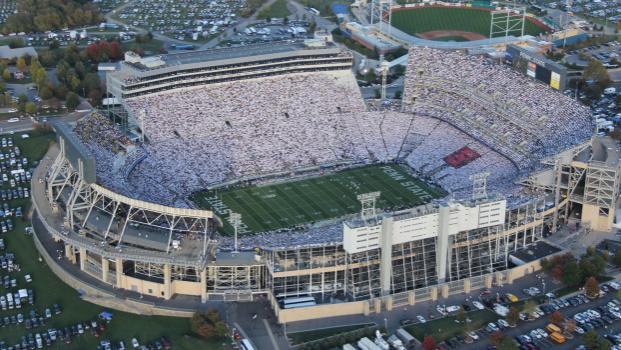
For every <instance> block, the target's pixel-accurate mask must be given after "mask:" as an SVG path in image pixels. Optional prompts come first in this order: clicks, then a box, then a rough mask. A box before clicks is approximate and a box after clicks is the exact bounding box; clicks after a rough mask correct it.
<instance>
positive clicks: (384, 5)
mask: <svg viewBox="0 0 621 350" xmlns="http://www.w3.org/2000/svg"><path fill="white" fill-rule="evenodd" d="M392 5H393V2H392V0H372V1H371V13H370V21H369V22H370V23H371V24H377V27H378V28H379V31H380V32H381V33H383V34H385V35H390V30H391V25H390V24H391V23H392Z"/></svg>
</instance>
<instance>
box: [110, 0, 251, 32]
mask: <svg viewBox="0 0 621 350" xmlns="http://www.w3.org/2000/svg"><path fill="white" fill-rule="evenodd" d="M245 5H246V1H243V0H232V1H222V0H217V1H210V2H189V3H188V2H178V1H174V0H164V1H157V2H153V1H149V0H138V1H134V2H132V3H131V4H130V5H128V6H127V7H125V8H123V9H122V10H121V11H120V12H119V13H116V14H115V15H114V16H115V17H116V18H117V19H118V20H120V21H122V22H124V23H126V24H128V25H132V26H135V27H140V28H143V29H146V30H149V31H152V32H154V33H158V34H162V35H165V36H168V37H171V38H175V39H178V40H195V41H202V40H207V39H209V38H211V37H212V36H214V35H217V34H219V33H221V32H222V31H223V30H224V29H226V28H227V27H229V26H232V25H235V24H236V23H237V16H238V14H239V13H240V11H242V10H243V9H244V7H245Z"/></svg>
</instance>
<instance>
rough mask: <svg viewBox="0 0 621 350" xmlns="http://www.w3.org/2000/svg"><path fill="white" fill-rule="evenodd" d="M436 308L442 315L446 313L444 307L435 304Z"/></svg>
mask: <svg viewBox="0 0 621 350" xmlns="http://www.w3.org/2000/svg"><path fill="white" fill-rule="evenodd" d="M436 310H438V312H439V313H440V314H442V315H446V307H444V306H442V305H438V306H436Z"/></svg>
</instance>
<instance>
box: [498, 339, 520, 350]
mask: <svg viewBox="0 0 621 350" xmlns="http://www.w3.org/2000/svg"><path fill="white" fill-rule="evenodd" d="M497 348H498V350H517V349H518V346H517V344H516V343H515V341H513V339H511V338H510V337H504V338H503V339H502V341H501V342H500V344H498V347H497Z"/></svg>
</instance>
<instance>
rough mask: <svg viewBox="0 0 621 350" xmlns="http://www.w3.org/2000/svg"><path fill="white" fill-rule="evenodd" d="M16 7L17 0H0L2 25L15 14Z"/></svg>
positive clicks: (0, 21) (0, 22)
mask: <svg viewBox="0 0 621 350" xmlns="http://www.w3.org/2000/svg"><path fill="white" fill-rule="evenodd" d="M16 7H17V1H16V0H0V24H2V23H4V21H6V19H7V17H9V16H10V15H12V14H13V13H14V12H15V8H16Z"/></svg>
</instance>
